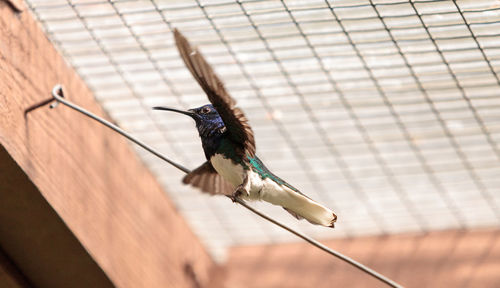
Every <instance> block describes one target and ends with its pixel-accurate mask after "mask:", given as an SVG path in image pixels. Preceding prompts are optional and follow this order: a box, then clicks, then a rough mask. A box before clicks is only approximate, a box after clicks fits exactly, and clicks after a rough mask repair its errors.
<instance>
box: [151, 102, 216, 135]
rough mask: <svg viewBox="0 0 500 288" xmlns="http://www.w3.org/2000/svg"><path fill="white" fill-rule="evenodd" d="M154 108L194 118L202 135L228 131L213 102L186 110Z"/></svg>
mask: <svg viewBox="0 0 500 288" xmlns="http://www.w3.org/2000/svg"><path fill="white" fill-rule="evenodd" d="M153 109H155V110H164V111H172V112H177V113H181V114H184V115H187V116H189V117H191V118H193V119H194V121H195V122H196V128H198V132H199V134H200V136H201V137H209V136H211V135H213V134H214V133H217V134H223V133H224V132H226V126H225V125H224V122H223V121H222V118H221V117H220V115H219V113H218V112H217V110H215V108H214V106H212V104H207V105H203V106H201V107H198V108H193V109H188V110H186V111H184V110H178V109H175V108H169V107H153Z"/></svg>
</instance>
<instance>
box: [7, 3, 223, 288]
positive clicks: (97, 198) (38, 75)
mask: <svg viewBox="0 0 500 288" xmlns="http://www.w3.org/2000/svg"><path fill="white" fill-rule="evenodd" d="M57 83H61V84H63V86H64V87H65V91H66V93H67V94H66V95H67V97H68V98H69V99H71V100H72V101H74V102H76V103H77V104H79V105H81V106H83V107H85V108H86V109H88V110H90V111H93V112H95V113H97V114H99V115H101V116H104V117H106V115H105V114H104V113H103V111H102V109H101V108H100V107H99V105H98V104H97V103H96V101H95V100H94V98H93V96H92V93H91V92H90V91H89V89H88V88H87V87H86V85H85V83H84V82H83V81H82V80H81V79H80V78H79V76H78V75H77V74H76V73H75V72H74V71H73V69H72V68H70V67H68V66H67V65H66V63H65V62H64V60H63V59H62V57H61V56H60V55H59V54H58V52H57V51H56V50H55V49H54V47H53V46H52V45H51V43H50V42H49V41H48V40H47V38H46V36H45V35H44V33H43V31H42V30H41V29H40V28H39V25H38V23H36V21H34V19H33V17H32V15H31V14H30V13H29V12H28V11H27V10H24V11H23V12H21V13H15V11H14V9H12V6H10V5H9V4H7V3H6V2H4V1H0V99H1V101H0V144H1V145H3V146H4V147H5V149H6V150H7V152H8V153H9V154H10V155H11V156H12V158H13V159H14V160H15V161H16V162H17V163H18V165H19V166H20V167H21V168H22V169H23V170H24V172H25V173H26V174H27V175H28V177H29V178H30V179H31V181H32V182H33V183H34V184H35V185H36V186H37V188H38V189H39V190H40V193H41V194H42V195H43V197H44V198H45V199H46V200H47V201H48V202H49V203H50V205H51V206H52V207H53V208H54V210H55V211H56V212H57V213H58V214H59V216H60V217H61V218H62V219H63V220H64V222H65V223H66V224H67V226H68V227H69V228H70V230H71V231H72V232H73V233H74V234H75V236H76V237H77V238H78V240H79V241H80V242H81V243H82V244H83V246H84V247H85V248H86V249H87V250H88V251H89V253H90V255H92V257H93V258H94V259H95V261H96V262H97V263H98V264H99V266H101V267H102V269H103V270H104V272H105V273H106V274H107V275H108V277H109V278H110V279H111V280H112V281H113V283H114V284H115V285H117V286H119V287H198V286H199V285H203V284H206V283H208V281H209V278H210V276H211V273H212V270H213V269H215V268H214V267H215V266H214V264H213V262H212V260H211V259H210V257H209V255H208V254H207V253H206V251H205V250H204V248H203V247H202V245H201V244H200V242H199V241H198V239H197V238H196V237H195V236H194V234H193V233H192V232H191V230H190V229H189V228H188V226H187V225H186V223H185V221H184V219H183V218H182V217H181V216H180V215H179V214H178V212H177V211H176V209H175V207H174V206H173V204H172V203H171V202H170V201H169V199H167V197H166V196H165V194H164V192H163V191H162V189H161V188H160V186H159V184H158V183H157V182H156V180H155V178H154V177H153V176H152V175H151V173H150V172H149V171H148V170H147V169H146V168H145V167H144V166H143V164H142V163H141V162H140V161H139V160H138V159H137V157H136V155H135V153H134V152H133V151H132V149H131V148H130V145H129V143H127V141H126V140H125V139H123V138H122V137H121V136H120V135H118V134H116V133H115V132H113V131H111V130H109V129H107V128H105V127H103V126H101V125H99V124H97V123H95V122H93V121H91V120H90V119H88V118H85V117H83V116H81V115H80V114H78V113H77V112H74V111H71V110H70V109H68V108H67V107H62V106H59V107H58V108H57V109H55V110H51V109H49V108H48V107H47V106H45V107H43V108H40V109H37V110H34V111H32V112H31V113H29V114H27V115H24V111H25V110H26V109H27V108H28V107H30V106H31V105H33V104H36V103H38V102H40V101H42V100H45V99H47V98H49V97H50V92H51V89H52V87H53V86H54V85H55V84H57ZM6 253H8V251H6Z"/></svg>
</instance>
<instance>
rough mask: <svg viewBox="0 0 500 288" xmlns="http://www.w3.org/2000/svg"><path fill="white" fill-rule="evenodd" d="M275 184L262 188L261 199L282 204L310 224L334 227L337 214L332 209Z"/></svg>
mask: <svg viewBox="0 0 500 288" xmlns="http://www.w3.org/2000/svg"><path fill="white" fill-rule="evenodd" d="M273 186H275V185H273ZM276 186H278V185H276ZM276 186H275V187H273V188H274V189H263V191H261V199H262V200H264V201H266V202H269V203H271V204H274V205H279V206H282V207H283V208H285V210H287V211H288V212H290V214H292V215H293V216H295V217H296V218H298V219H300V218H304V219H306V220H307V221H309V222H311V223H312V224H317V225H323V226H327V227H332V228H333V227H334V223H335V221H337V215H335V213H333V211H332V210H330V209H328V208H326V207H325V206H323V205H321V204H319V203H317V202H315V201H313V200H312V199H310V198H308V197H306V196H305V195H303V194H301V193H298V192H295V191H293V190H291V189H289V188H288V187H283V186H279V188H278V187H276ZM269 188H270V187H269ZM276 188H278V189H276Z"/></svg>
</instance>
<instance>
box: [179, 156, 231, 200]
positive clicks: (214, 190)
mask: <svg viewBox="0 0 500 288" xmlns="http://www.w3.org/2000/svg"><path fill="white" fill-rule="evenodd" d="M182 182H183V183H184V184H190V185H191V186H194V187H197V188H199V189H201V190H202V191H203V192H207V193H210V194H223V195H232V194H233V190H234V187H233V186H232V185H231V184H230V183H229V182H227V181H226V180H224V178H222V176H220V175H219V174H218V173H217V171H215V169H214V167H213V166H212V164H211V163H210V162H209V161H207V162H205V163H203V165H201V166H200V167H198V168H196V169H194V170H193V171H191V172H190V173H189V174H187V175H186V176H184V178H183V179H182Z"/></svg>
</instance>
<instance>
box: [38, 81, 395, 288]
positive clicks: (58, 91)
mask: <svg viewBox="0 0 500 288" xmlns="http://www.w3.org/2000/svg"><path fill="white" fill-rule="evenodd" d="M52 97H53V98H54V99H53V100H55V101H56V102H54V103H53V104H51V105H50V107H51V108H55V107H56V106H57V104H59V103H62V104H64V105H66V106H67V107H69V108H71V109H73V110H75V111H77V112H80V113H82V114H83V115H85V116H87V117H89V118H91V119H93V120H95V121H97V122H99V123H101V124H103V125H104V126H106V127H108V128H110V129H112V130H113V131H115V132H118V133H119V134H120V135H122V136H124V137H125V138H127V139H129V140H130V141H132V142H134V143H135V144H137V145H139V146H140V147H142V148H144V149H145V150H146V151H148V152H150V153H152V154H153V155H155V156H157V157H158V158H160V159H162V160H163V161H165V162H167V163H169V164H170V165H172V166H174V167H175V168H177V169H179V170H181V171H183V172H184V173H189V172H191V171H190V170H189V169H188V168H186V167H184V166H182V165H180V164H178V163H176V162H174V161H172V160H170V159H169V158H168V157H166V156H164V155H162V154H161V153H160V152H158V151H156V150H155V149H154V148H152V147H150V146H149V145H147V144H145V143H143V142H142V141H140V140H139V139H137V138H135V137H134V136H132V135H130V134H129V133H127V132H125V131H124V130H122V129H121V128H119V127H118V126H116V125H114V124H112V123H111V122H109V121H106V120H105V119H102V118H101V117H98V116H97V115H95V114H93V113H91V112H89V111H87V110H85V109H83V108H81V107H80V106H78V105H75V104H73V103H72V102H70V101H68V100H66V99H65V98H64V93H63V89H62V86H61V85H60V84H57V85H56V86H54V88H53V89H52ZM48 103H49V102H48V101H43V103H42V104H43V105H46V104H48ZM40 106H41V105H34V106H32V107H35V108H38V107H40ZM35 108H31V110H33V109H35ZM231 199H232V200H233V201H235V202H237V203H238V204H240V205H242V206H243V207H245V208H246V209H248V210H249V211H251V212H253V213H254V214H256V215H258V216H260V217H262V218H263V219H266V220H267V221H269V222H271V223H273V224H275V225H277V226H279V227H281V228H283V229H285V230H287V231H288V232H290V233H292V234H294V235H296V236H298V237H299V238H301V239H303V240H305V241H306V242H308V243H310V244H311V245H313V246H315V247H317V248H319V249H321V250H323V251H324V252H326V253H328V254H330V255H332V256H334V257H336V258H338V259H340V260H342V261H344V262H346V263H348V264H350V265H352V266H354V267H355V268H357V269H359V270H361V271H363V272H364V273H366V274H368V275H370V276H372V277H374V278H376V279H378V280H380V281H382V282H383V283H385V284H387V285H388V286H391V287H398V288H399V287H402V286H401V285H400V284H398V283H396V282H395V281H393V280H391V279H389V278H387V277H385V276H384V275H382V274H380V273H378V272H376V271H375V270H373V269H371V268H369V267H367V266H365V265H363V264H361V263H359V262H357V261H355V260H354V259H352V258H350V257H347V256H345V255H343V254H341V253H339V252H337V251H335V250H333V249H331V248H329V247H327V246H325V245H323V244H322V243H320V242H318V241H316V240H314V239H312V238H311V237H309V236H307V235H304V234H302V233H300V232H298V231H296V230H294V229H292V228H291V227H289V226H287V225H285V224H283V223H281V222H279V221H276V220H274V219H273V218H271V217H269V216H267V215H265V214H263V213H261V212H259V211H257V210H256V209H254V208H253V207H251V206H249V205H248V204H246V203H245V202H244V201H243V200H241V199H239V198H235V199H233V198H231Z"/></svg>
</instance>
